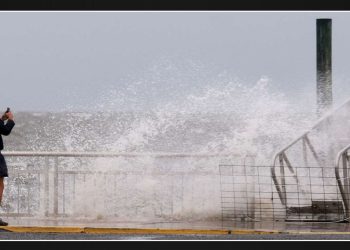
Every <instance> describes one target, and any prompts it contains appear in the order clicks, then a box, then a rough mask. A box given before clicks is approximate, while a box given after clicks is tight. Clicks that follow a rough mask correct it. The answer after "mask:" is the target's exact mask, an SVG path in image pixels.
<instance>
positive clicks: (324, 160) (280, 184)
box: [270, 100, 350, 208]
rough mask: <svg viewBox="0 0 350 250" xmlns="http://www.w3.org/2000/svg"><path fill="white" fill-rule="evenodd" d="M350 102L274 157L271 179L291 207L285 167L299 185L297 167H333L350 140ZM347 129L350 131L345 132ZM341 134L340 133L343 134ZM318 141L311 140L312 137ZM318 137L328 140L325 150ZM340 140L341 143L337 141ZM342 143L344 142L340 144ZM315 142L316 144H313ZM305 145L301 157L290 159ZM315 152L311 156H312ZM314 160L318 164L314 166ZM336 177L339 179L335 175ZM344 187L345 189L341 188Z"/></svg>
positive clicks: (279, 194)
mask: <svg viewBox="0 0 350 250" xmlns="http://www.w3.org/2000/svg"><path fill="white" fill-rule="evenodd" d="M349 110H350V100H347V101H346V102H345V103H344V104H343V105H341V106H340V107H339V108H337V109H336V110H334V111H330V112H329V113H328V114H326V115H325V116H324V117H322V118H320V119H319V120H318V121H317V122H316V123H315V125H314V126H312V128H311V129H309V130H308V131H307V132H305V133H303V134H302V135H301V136H299V137H298V138H296V139H295V140H293V141H292V142H291V143H289V144H288V145H287V146H285V147H284V148H282V149H281V150H280V151H278V152H277V153H276V154H275V155H274V157H273V163H272V166H271V170H270V171H271V177H272V179H273V183H274V185H275V188H276V190H277V193H278V197H279V199H280V201H281V203H282V204H283V205H284V206H285V207H286V208H287V207H288V197H287V193H288V192H287V191H286V179H285V171H286V169H285V166H286V167H287V169H288V170H289V172H290V173H291V174H292V175H293V176H294V179H295V181H296V182H297V183H298V176H297V174H296V167H308V166H310V165H315V164H316V165H317V167H319V168H327V167H333V164H334V159H335V158H334V157H335V153H334V152H337V151H338V150H339V149H340V148H342V147H343V146H342V145H344V143H345V145H346V144H348V143H349V141H350V131H349V129H348V128H347V127H348V126H346V125H345V121H347V120H348V119H349V116H348V114H349ZM341 124H343V125H344V126H343V128H342V129H338V127H337V126H339V125H341ZM344 127H345V128H346V129H347V130H346V131H345V130H344ZM339 133H340V134H339ZM312 136H314V137H315V138H314V139H313V140H311V139H310V138H311V137H312ZM317 136H320V137H324V136H327V137H326V138H324V140H323V141H322V140H321V141H322V143H328V145H326V146H324V145H322V146H323V147H324V148H323V149H321V148H320V145H318V143H320V140H317V139H319V138H317ZM337 140H338V141H337ZM340 140H341V142H340ZM311 141H313V143H311ZM299 144H301V151H299V154H295V155H294V158H293V156H289V155H288V154H289V151H293V150H296V148H297V147H298V145H299ZM308 151H309V153H311V157H310V156H309V154H308ZM310 161H314V163H312V164H311V163H310ZM276 168H279V172H280V178H279V179H278V178H277V174H276ZM334 178H336V177H335V176H334ZM340 187H341V186H340Z"/></svg>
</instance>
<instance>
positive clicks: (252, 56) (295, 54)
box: [0, 11, 350, 111]
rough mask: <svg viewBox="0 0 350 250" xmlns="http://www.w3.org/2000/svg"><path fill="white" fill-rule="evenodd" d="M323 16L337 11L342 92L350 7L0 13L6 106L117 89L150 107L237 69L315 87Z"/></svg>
mask: <svg viewBox="0 0 350 250" xmlns="http://www.w3.org/2000/svg"><path fill="white" fill-rule="evenodd" d="M317 18H332V20H333V21H332V22H333V41H332V42H333V93H334V96H335V99H336V101H342V100H344V99H347V97H350V32H349V26H350V12H229V11H225V12H214V11H210V12H198V11H197V12H189V11H186V12H161V11H154V12H140V11H139V12H137V11H134V12H124V11H115V12H112V11H111V12H97V11H96V12H43V11H41V12H0V48H1V52H0V55H1V56H0V84H1V86H2V88H1V89H2V91H1V94H2V96H1V105H0V109H1V107H3V109H5V108H6V107H7V106H10V107H11V108H12V109H13V110H14V111H63V110H66V109H69V110H77V111H80V110H84V109H85V110H92V109H93V108H94V107H96V103H98V102H101V101H103V98H107V97H108V96H109V97H108V98H114V97H113V95H115V98H116V99H117V98H119V99H120V98H122V99H123V101H122V102H119V103H118V102H116V103H117V104H116V105H115V106H113V109H115V110H119V109H120V110H125V109H128V108H130V109H133V107H136V106H138V107H143V108H146V109H147V108H152V107H153V106H154V105H156V104H157V103H160V102H163V103H164V102H166V101H167V100H171V98H179V97H180V96H184V95H186V94H193V93H196V91H199V90H200V89H201V87H203V86H205V85H210V84H212V85H215V84H216V83H217V82H220V81H226V80H227V79H229V78H232V79H236V80H239V81H241V82H242V83H243V84H247V85H252V84H254V83H256V82H257V81H258V80H259V79H260V78H261V77H267V78H268V79H270V83H271V85H273V87H274V88H276V89H277V90H278V91H281V92H283V93H287V95H288V96H289V97H290V98H291V99H293V98H294V99H295V98H299V96H302V93H303V92H305V91H315V86H316V19H317ZM223 78H225V79H223ZM150 86H151V87H150ZM218 86H220V84H219V85H218ZM109 101H111V100H109ZM129 102H130V103H129ZM315 102H316V101H315ZM135 105H136V106H135Z"/></svg>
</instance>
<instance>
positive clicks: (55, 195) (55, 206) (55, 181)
mask: <svg viewBox="0 0 350 250" xmlns="http://www.w3.org/2000/svg"><path fill="white" fill-rule="evenodd" d="M54 161H55V162H54V179H53V185H54V187H53V188H54V193H53V213H54V216H57V215H58V156H56V157H55V158H54Z"/></svg>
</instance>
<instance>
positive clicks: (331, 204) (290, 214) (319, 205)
mask: <svg viewBox="0 0 350 250" xmlns="http://www.w3.org/2000/svg"><path fill="white" fill-rule="evenodd" d="M282 167H283V166H282ZM282 167H281V168H280V169H282ZM270 169H271V166H249V165H219V171H220V187H221V207H222V219H223V220H224V221H226V220H241V221H281V220H283V221H329V222H340V221H346V220H347V219H348V218H347V216H346V209H345V207H344V203H343V202H342V196H341V193H340V192H339V189H338V185H337V178H336V176H335V172H334V168H322V167H319V166H318V165H313V166H308V167H305V166H294V170H293V172H291V171H288V170H286V171H285V172H284V171H277V172H275V173H274V174H275V175H276V176H275V177H276V178H277V179H284V181H283V190H284V192H285V197H286V199H285V200H284V202H283V203H282V200H281V199H280V195H279V192H278V191H277V190H276V186H275V184H274V182H273V179H272V177H271V171H270ZM277 169H279V167H278V166H277Z"/></svg>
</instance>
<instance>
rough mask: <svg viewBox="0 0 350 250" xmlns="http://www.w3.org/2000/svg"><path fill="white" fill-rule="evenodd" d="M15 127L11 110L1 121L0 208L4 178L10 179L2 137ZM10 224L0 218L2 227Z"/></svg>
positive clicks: (8, 110)
mask: <svg viewBox="0 0 350 250" xmlns="http://www.w3.org/2000/svg"><path fill="white" fill-rule="evenodd" d="M14 126H15V122H14V117H13V114H12V112H11V111H10V109H9V108H7V111H6V112H5V113H4V114H3V115H2V117H1V119H0V206H2V194H3V192H4V177H8V171H7V165H6V161H5V158H4V156H3V155H2V154H1V150H3V149H4V143H3V141H2V135H5V136H7V135H9V134H10V133H11V130H12V128H13V127H14ZM7 225H8V223H7V222H5V221H3V220H2V219H1V218H0V226H7Z"/></svg>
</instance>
